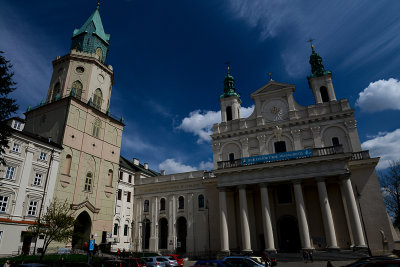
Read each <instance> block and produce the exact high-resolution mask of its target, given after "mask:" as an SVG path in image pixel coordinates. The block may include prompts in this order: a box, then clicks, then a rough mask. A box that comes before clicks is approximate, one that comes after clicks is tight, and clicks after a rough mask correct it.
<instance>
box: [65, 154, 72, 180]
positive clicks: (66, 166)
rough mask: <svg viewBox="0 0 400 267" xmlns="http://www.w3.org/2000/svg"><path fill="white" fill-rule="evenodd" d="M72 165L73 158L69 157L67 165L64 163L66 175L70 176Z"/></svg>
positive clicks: (66, 160)
mask: <svg viewBox="0 0 400 267" xmlns="http://www.w3.org/2000/svg"><path fill="white" fill-rule="evenodd" d="M71 163H72V156H71V155H69V154H68V155H67V156H66V157H65V163H64V174H66V175H69V174H70V172H71Z"/></svg>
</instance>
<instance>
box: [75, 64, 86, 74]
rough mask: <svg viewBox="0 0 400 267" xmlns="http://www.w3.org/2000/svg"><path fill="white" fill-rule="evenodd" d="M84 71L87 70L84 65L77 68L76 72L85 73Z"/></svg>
mask: <svg viewBox="0 0 400 267" xmlns="http://www.w3.org/2000/svg"><path fill="white" fill-rule="evenodd" d="M84 71H85V69H84V68H83V67H81V66H79V67H77V68H76V72H77V73H83V72H84Z"/></svg>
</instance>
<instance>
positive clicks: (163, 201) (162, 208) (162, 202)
mask: <svg viewBox="0 0 400 267" xmlns="http://www.w3.org/2000/svg"><path fill="white" fill-rule="evenodd" d="M160 211H165V198H162V199H161V200H160Z"/></svg>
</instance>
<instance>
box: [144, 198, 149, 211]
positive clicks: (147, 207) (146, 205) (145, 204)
mask: <svg viewBox="0 0 400 267" xmlns="http://www.w3.org/2000/svg"><path fill="white" fill-rule="evenodd" d="M149 205H150V203H149V201H148V200H147V199H146V200H145V201H144V206H143V211H144V212H149Z"/></svg>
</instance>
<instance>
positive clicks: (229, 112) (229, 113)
mask: <svg viewBox="0 0 400 267" xmlns="http://www.w3.org/2000/svg"><path fill="white" fill-rule="evenodd" d="M226 120H227V121H231V120H232V107H231V106H228V107H226Z"/></svg>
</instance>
